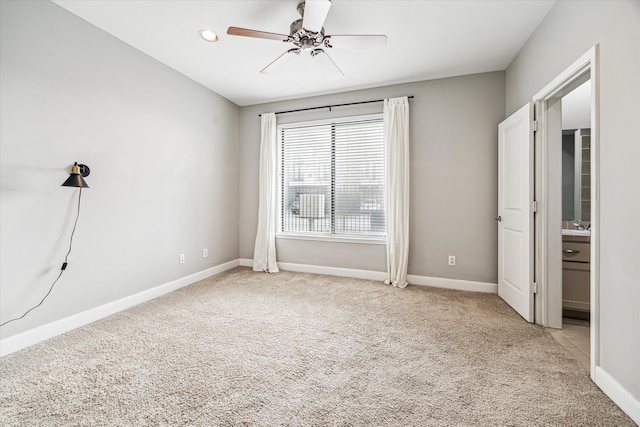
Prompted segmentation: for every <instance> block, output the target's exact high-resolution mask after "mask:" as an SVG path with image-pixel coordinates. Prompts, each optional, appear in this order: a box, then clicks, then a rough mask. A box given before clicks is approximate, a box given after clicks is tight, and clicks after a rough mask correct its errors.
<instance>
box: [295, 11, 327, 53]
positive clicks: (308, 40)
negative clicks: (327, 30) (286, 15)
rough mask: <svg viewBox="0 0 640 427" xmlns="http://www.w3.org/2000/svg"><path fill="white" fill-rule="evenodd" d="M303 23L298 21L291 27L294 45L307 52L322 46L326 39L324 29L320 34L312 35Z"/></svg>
mask: <svg viewBox="0 0 640 427" xmlns="http://www.w3.org/2000/svg"><path fill="white" fill-rule="evenodd" d="M301 4H304V2H303V3H301ZM298 7H299V5H298ZM302 21H303V20H302V19H297V20H295V21H293V22H292V23H291V26H290V27H289V35H290V36H291V38H292V39H293V44H295V45H296V46H298V47H299V48H301V49H305V50H306V49H312V48H314V47H317V46H320V45H321V44H322V40H323V39H324V27H323V28H322V29H321V30H320V31H319V32H317V33H312V32H311V31H307V30H305V29H304V28H303V27H302Z"/></svg>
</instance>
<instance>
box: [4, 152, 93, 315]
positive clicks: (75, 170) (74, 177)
mask: <svg viewBox="0 0 640 427" xmlns="http://www.w3.org/2000/svg"><path fill="white" fill-rule="evenodd" d="M90 173H91V170H90V169H89V166H87V165H82V164H78V162H75V163H74V164H73V167H72V168H71V175H69V178H67V180H66V181H65V182H63V183H62V186H63V187H75V188H78V189H79V190H78V211H77V213H76V220H75V222H74V223H73V230H72V231H71V237H70V239H69V250H68V251H67V255H66V256H65V257H64V262H63V263H62V267H60V273H59V274H58V277H56V280H54V281H53V283H52V284H51V287H49V291H47V293H46V295H45V296H44V297H43V298H42V300H40V302H39V303H38V304H37V305H35V306H33V307H31V308H30V309H29V310H27V311H26V312H25V313H24V314H23V315H22V316H20V317H16V318H15V319H10V320H7V321H6V322H2V323H0V327H1V326H4V325H6V324H7V323H10V322H13V321H16V320H20V319H22V318H23V317H24V316H26V315H27V314H29V313H30V312H31V310H34V309H36V308H38V307H40V306H41V305H42V303H43V302H44V300H45V299H47V297H48V296H49V294H50V293H51V291H52V290H53V287H54V286H55V285H56V283H57V282H58V280H59V279H60V277H61V276H62V273H64V271H65V270H66V269H67V265H68V263H67V260H68V259H69V254H70V253H71V246H72V245H73V235H74V234H75V233H76V226H77V225H78V218H80V201H81V199H82V189H83V188H89V185H87V182H86V181H85V180H84V178H85V177H87V176H89V174H90Z"/></svg>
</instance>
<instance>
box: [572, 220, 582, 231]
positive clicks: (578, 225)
mask: <svg viewBox="0 0 640 427" xmlns="http://www.w3.org/2000/svg"><path fill="white" fill-rule="evenodd" d="M573 225H575V226H576V230H584V225H582V224H580V223H579V222H574V223H573Z"/></svg>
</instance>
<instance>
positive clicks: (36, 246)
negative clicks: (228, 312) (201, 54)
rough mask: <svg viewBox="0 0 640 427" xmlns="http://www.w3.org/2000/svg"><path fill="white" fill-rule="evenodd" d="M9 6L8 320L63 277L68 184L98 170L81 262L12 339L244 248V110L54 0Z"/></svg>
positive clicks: (13, 328) (5, 155)
mask: <svg viewBox="0 0 640 427" xmlns="http://www.w3.org/2000/svg"><path fill="white" fill-rule="evenodd" d="M0 7H1V10H0V12H1V13H0V15H1V19H2V21H1V25H0V28H1V34H0V42H1V45H0V49H1V50H0V55H1V59H2V60H1V61H0V67H1V68H0V89H1V91H2V97H1V104H0V114H1V115H0V121H1V123H2V127H1V134H0V162H1V163H0V165H1V171H2V174H1V177H0V188H1V192H0V209H1V211H0V228H1V233H2V240H1V245H2V246H1V251H0V265H1V273H0V274H1V275H0V283H1V285H0V301H1V306H0V312H1V313H2V321H5V320H7V319H9V318H12V317H15V316H19V315H21V314H22V313H23V312H24V311H25V310H26V309H27V308H29V307H31V306H33V305H35V304H36V303H37V302H39V301H40V299H41V298H42V296H43V295H44V294H45V293H46V291H47V290H48V288H49V286H50V285H51V283H52V282H53V280H54V279H55V277H56V276H57V274H58V272H59V269H60V266H61V264H62V262H63V260H64V255H65V253H66V250H67V248H68V243H69V240H68V239H69V235H70V231H71V226H72V220H73V218H74V214H75V206H76V200H77V194H78V190H77V189H72V188H66V187H60V184H62V182H63V181H64V180H65V179H66V178H67V177H68V176H69V171H70V166H71V165H72V164H73V162H74V161H79V162H81V163H86V164H88V165H89V166H90V167H91V175H90V176H89V177H88V178H87V182H88V184H89V185H90V186H91V188H89V189H86V190H84V191H83V193H82V212H81V215H80V220H79V222H78V228H77V232H76V234H75V238H74V242H73V252H72V254H71V256H70V258H69V267H68V269H67V270H66V272H65V274H64V275H63V276H62V278H61V279H60V281H59V282H58V283H57V285H56V287H55V289H54V290H53V292H52V293H51V295H50V296H49V298H48V300H47V301H46V302H45V303H44V304H43V305H42V306H41V307H40V308H38V309H36V310H34V311H33V312H31V313H30V314H29V315H28V316H27V317H26V318H24V319H23V320H20V321H18V322H13V323H11V324H9V325H7V326H5V327H3V328H2V331H1V333H2V337H3V338H6V337H8V336H11V335H14V334H16V333H18V332H22V331H25V330H28V329H31V328H34V327H37V326H39V325H43V324H46V323H49V322H52V321H55V320H58V319H61V318H64V317H67V316H70V315H73V314H75V313H79V312H82V311H84V310H88V309H91V308H93V307H96V306H100V305H102V304H105V303H108V302H110V301H114V300H117V299H120V298H123V297H126V296H129V295H132V294H135V293H138V292H140V291H143V290H146V289H149V288H152V287H155V286H158V285H161V284H164V283H167V282H170V281H172V280H175V279H178V278H182V277H184V276H187V275H189V274H191V273H194V272H198V271H201V270H204V269H206V268H209V267H212V266H215V265H219V264H220V263H223V262H226V261H230V260H235V259H237V258H238V243H237V242H238V237H237V230H238V221H237V217H238V211H237V190H238V176H237V175H238V173H237V164H238V148H237V140H238V115H239V112H238V111H239V109H238V107H237V106H236V105H234V104H232V103H231V102H229V101H227V100H225V99H224V98H222V97H220V96H218V95H216V94H214V93H213V92H211V91H209V90H208V89H205V88H204V87H202V86H200V85H198V84H196V83H194V82H193V81H191V80H189V79H187V78H186V77H184V76H182V75H181V74H178V73H177V72H175V71H173V70H171V69H169V68H167V67H166V66H164V65H162V64H160V63H159V62H157V61H155V60H153V59H151V58H150V57H148V56H146V55H144V54H142V53H140V52H139V51H137V50H134V49H133V48H131V47H129V46H127V45H125V44H124V43H122V42H121V41H119V40H117V39H115V38H113V37H111V36H109V35H107V34H106V33H104V32H102V31H100V30H98V29H96V28H95V27H93V26H91V25H89V24H88V23H86V22H85V21H82V20H81V19H79V18H77V17H75V16H74V15H71V14H70V13H68V12H66V11H64V10H63V9H61V8H59V7H58V6H56V5H54V4H52V3H50V2H44V1H38V2H31V1H30V2H17V1H16V2H13V1H11V2H9V1H2V2H0ZM204 247H208V249H209V257H208V258H206V259H203V258H202V249H203V248H204ZM179 253H186V255H187V260H186V263H185V264H182V265H180V264H179V263H178V254H179Z"/></svg>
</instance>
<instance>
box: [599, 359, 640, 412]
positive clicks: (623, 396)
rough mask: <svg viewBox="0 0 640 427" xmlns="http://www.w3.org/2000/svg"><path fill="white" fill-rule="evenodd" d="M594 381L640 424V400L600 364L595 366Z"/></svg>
mask: <svg viewBox="0 0 640 427" xmlns="http://www.w3.org/2000/svg"><path fill="white" fill-rule="evenodd" d="M593 381H594V382H595V383H596V385H597V386H598V387H600V388H601V389H602V391H604V393H605V394H606V395H607V396H609V397H610V398H611V400H613V402H614V403H615V404H616V405H618V406H619V407H620V409H622V410H623V411H624V412H625V413H626V414H627V415H628V416H629V417H630V418H631V419H632V420H633V421H634V422H635V423H636V424H638V425H640V401H639V400H638V399H636V398H635V397H634V396H633V395H632V394H631V393H630V392H629V391H628V390H627V389H625V388H624V387H623V386H621V385H620V383H619V382H618V381H616V379H615V378H614V377H612V376H611V374H609V373H608V372H607V371H605V370H604V369H602V368H601V367H600V366H596V367H595V370H594V374H593Z"/></svg>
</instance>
